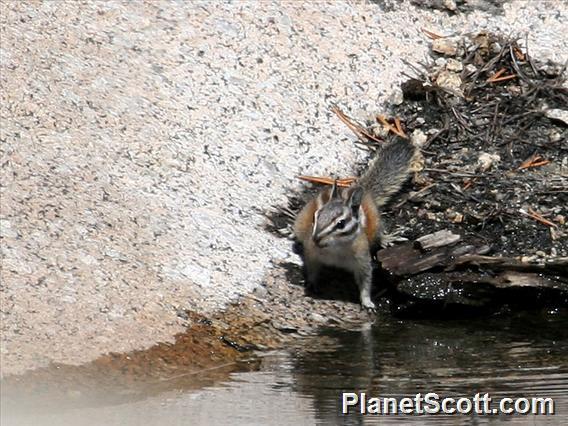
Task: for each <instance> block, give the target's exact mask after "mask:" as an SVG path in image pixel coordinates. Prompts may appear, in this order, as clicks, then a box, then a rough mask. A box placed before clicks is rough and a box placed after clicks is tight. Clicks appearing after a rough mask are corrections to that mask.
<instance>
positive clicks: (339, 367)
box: [2, 311, 568, 425]
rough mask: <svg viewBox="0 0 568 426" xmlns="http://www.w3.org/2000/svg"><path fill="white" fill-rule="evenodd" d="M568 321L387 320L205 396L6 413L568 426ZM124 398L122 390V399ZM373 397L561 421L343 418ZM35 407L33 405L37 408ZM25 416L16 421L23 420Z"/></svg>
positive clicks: (549, 315) (183, 392)
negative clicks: (435, 400)
mask: <svg viewBox="0 0 568 426" xmlns="http://www.w3.org/2000/svg"><path fill="white" fill-rule="evenodd" d="M566 330H568V319H567V317H566V315H565V313H562V312H559V311H552V312H539V313H534V314H530V315H527V314H509V315H502V316H495V317H491V318H482V319H475V320H460V321H426V320H420V321H411V320H396V319H389V318H379V320H378V321H377V322H376V323H375V324H374V325H372V326H371V325H369V326H368V327H362V328H361V329H357V330H352V331H338V330H323V331H322V332H321V333H320V335H318V336H316V337H313V338H312V337H310V338H305V339H302V340H301V341H299V342H298V343H297V345H295V346H294V347H290V348H288V349H287V350H283V351H278V352H272V353H268V354H262V355H261V362H260V363H258V365H259V367H258V369H256V370H255V371H246V372H243V371H241V372H238V371H237V372H234V373H232V374H231V375H230V379H229V380H227V381H224V382H222V383H218V384H217V385H215V386H212V387H207V388H204V389H200V390H197V391H196V390H188V389H184V388H183V387H181V388H179V387H177V388H176V387H174V388H172V389H169V390H166V391H164V392H161V393H159V394H158V395H153V396H150V397H146V398H134V399H133V400H132V401H130V402H127V403H120V404H114V405H113V404H109V403H108V398H106V399H105V403H104V404H101V403H95V402H93V404H91V406H83V407H82V408H76V409H68V408H66V409H63V408H61V409H58V407H50V410H49V412H48V413H46V412H43V413H34V412H33V410H27V411H26V412H21V411H20V412H19V413H17V412H18V407H17V406H13V405H12V406H10V407H3V408H7V409H4V410H3V413H2V417H3V419H2V425H9V424H34V425H35V424H54V425H56V424H57V425H60V424H78V425H91V424H105V425H107V424H121V425H122V424H124V425H130V424H132V425H134V424H136V425H138V424H168V425H169V424H174V425H176V424H179V425H187V424H191V425H209V424H211V425H223V424H226V425H280V424H290V425H296V424H297V425H304V424H305V425H308V424H315V423H320V424H362V423H376V422H380V423H381V424H383V423H391V422H396V423H401V422H402V424H404V423H408V422H420V423H424V422H432V423H436V424H440V423H443V424H495V423H501V422H503V421H508V422H512V423H513V424H542V423H547V424H568V333H567V332H566ZM117 391H119V390H117ZM344 391H346V392H366V394H367V395H369V396H380V397H385V396H394V397H414V395H415V394H416V393H418V392H420V393H423V394H425V393H428V392H436V393H437V394H438V395H440V396H441V397H446V396H454V397H473V396H474V395H475V394H476V393H478V392H479V393H482V394H484V393H489V394H490V396H491V397H492V398H493V399H494V400H496V399H500V398H502V397H512V398H514V397H529V398H530V397H550V398H553V399H554V401H555V411H556V414H555V415H554V416H548V417H544V416H533V415H530V416H519V415H516V416H460V415H457V416H433V415H425V416H408V415H407V416H398V417H397V416H369V415H367V416H363V415H361V414H359V413H357V412H356V410H353V411H355V412H351V413H350V414H349V415H348V416H345V415H343V414H341V393H342V392H344ZM28 403H29V401H28ZM15 413H17V415H15Z"/></svg>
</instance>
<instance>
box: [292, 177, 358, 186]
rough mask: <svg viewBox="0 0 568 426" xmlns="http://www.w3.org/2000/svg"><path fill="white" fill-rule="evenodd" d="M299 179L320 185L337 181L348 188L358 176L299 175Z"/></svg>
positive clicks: (339, 184) (338, 184)
mask: <svg viewBox="0 0 568 426" xmlns="http://www.w3.org/2000/svg"><path fill="white" fill-rule="evenodd" d="M298 179H300V180H304V181H306V182H311V183H317V184H320V185H333V183H334V182H336V183H337V186H339V187H340V188H347V187H349V186H350V185H351V184H352V183H353V182H355V181H356V180H357V178H354V177H348V178H343V179H333V178H330V177H320V176H298Z"/></svg>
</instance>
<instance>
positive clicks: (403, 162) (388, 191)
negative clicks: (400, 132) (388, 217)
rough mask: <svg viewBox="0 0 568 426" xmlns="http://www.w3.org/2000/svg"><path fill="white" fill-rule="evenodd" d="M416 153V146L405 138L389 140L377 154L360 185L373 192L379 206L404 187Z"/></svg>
mask: <svg viewBox="0 0 568 426" xmlns="http://www.w3.org/2000/svg"><path fill="white" fill-rule="evenodd" d="M415 155H416V148H415V147H414V145H413V144H412V143H411V142H410V141H408V140H405V139H396V140H394V141H392V142H389V143H388V144H387V145H385V146H384V147H383V148H382V149H380V150H379V151H378V152H377V153H376V154H375V157H374V158H373V160H372V161H371V163H370V164H369V167H368V169H367V171H366V172H365V173H364V174H363V176H362V177H361V178H360V179H359V185H361V186H362V187H363V188H364V189H365V190H367V191H370V192H371V193H372V194H373V198H374V199H375V203H377V206H379V207H381V206H383V205H384V204H386V203H387V202H388V201H389V200H390V198H391V197H392V196H393V195H394V194H395V193H397V192H398V191H399V190H400V188H402V185H404V182H405V181H406V180H407V179H408V176H409V174H410V168H411V164H412V161H413V159H414V157H415Z"/></svg>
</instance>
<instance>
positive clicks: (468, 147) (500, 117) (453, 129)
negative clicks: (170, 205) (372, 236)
mask: <svg viewBox="0 0 568 426" xmlns="http://www.w3.org/2000/svg"><path fill="white" fill-rule="evenodd" d="M424 32H425V34H426V36H427V37H429V38H430V39H431V40H432V54H431V60H430V61H428V62H427V63H421V64H418V65H413V64H407V65H408V72H407V73H406V77H407V80H406V81H405V82H404V83H403V84H402V85H401V93H400V94H401V96H400V97H399V100H398V101H397V102H396V104H395V105H394V106H393V109H392V116H393V118H386V117H384V116H381V115H378V116H376V117H374V119H373V120H372V121H368V122H367V123H365V125H361V124H358V123H356V122H355V121H354V120H353V119H352V118H350V117H348V116H347V115H346V114H345V113H344V112H342V111H341V110H340V109H339V108H338V107H334V108H333V112H334V113H335V114H336V115H337V116H338V117H339V118H340V119H341V120H342V121H343V122H344V123H345V124H346V125H347V126H348V127H349V128H350V129H351V130H352V131H353V132H354V134H355V135H356V136H357V137H358V141H357V144H358V145H359V146H362V147H363V148H364V149H367V150H369V151H371V152H372V151H374V150H375V149H376V148H377V147H378V146H380V144H382V143H384V142H385V141H386V140H389V139H391V138H396V137H402V138H410V139H411V140H412V142H413V143H414V144H415V145H417V146H418V147H419V148H420V150H421V152H422V155H423V164H422V170H420V171H419V172H417V173H416V174H415V176H414V179H413V182H412V185H413V187H411V186H410V185H409V186H408V188H407V191H405V192H404V193H403V194H402V195H401V196H400V197H399V198H398V199H397V200H395V202H394V203H393V204H392V205H391V206H390V209H389V210H388V211H387V212H386V214H385V217H386V219H387V222H389V223H390V227H391V228H392V229H395V230H397V231H398V232H399V233H400V234H402V236H404V237H406V238H407V239H408V240H410V241H411V242H410V243H407V244H406V245H403V246H398V247H392V248H388V249H385V250H383V251H381V252H379V254H378V258H379V261H380V263H381V264H382V269H383V270H385V271H387V272H389V273H390V274H391V277H392V278H395V281H397V280H398V281H399V284H398V285H397V286H396V290H395V292H394V295H393V298H394V299H396V300H398V302H400V303H396V304H395V305H398V306H399V307H400V306H402V305H404V306H406V307H407V308H408V302H409V300H414V301H416V300H418V299H422V300H430V301H432V300H434V299H435V297H434V296H433V295H434V294H440V291H439V290H440V289H442V290H443V291H442V293H443V294H446V295H447V296H448V297H453V296H451V294H453V293H456V292H455V291H453V289H457V290H456V291H457V292H458V293H460V294H461V293H463V292H464V290H463V288H465V287H464V285H465V284H464V283H473V284H472V285H473V286H474V287H475V286H477V289H481V288H483V289H484V292H483V297H482V296H480V294H478V296H479V297H476V296H471V294H474V293H475V292H473V291H470V290H471V288H470V287H471V286H470V287H467V286H466V287H467V288H468V289H469V290H468V291H469V293H471V294H470V296H471V297H469V298H463V297H461V298H456V297H454V302H455V303H458V302H456V300H459V303H458V305H459V304H466V305H476V306H484V307H487V306H488V305H491V306H492V308H495V309H499V307H501V306H503V304H506V303H507V298H504V299H503V298H502V297H501V296H499V297H497V293H496V292H495V291H489V292H488V291H485V290H486V288H487V286H489V287H491V288H492V289H493V290H495V289H498V288H499V289H503V288H506V287H510V288H519V287H523V288H525V289H527V288H534V289H535V292H532V293H531V292H526V291H525V292H524V293H523V295H524V296H523V297H528V298H529V299H530V298H534V296H535V294H537V293H538V294H542V293H543V292H548V291H549V290H551V289H553V293H554V294H555V295H558V294H560V295H561V297H560V300H565V299H566V298H568V262H567V260H566V259H567V258H568V223H567V222H568V210H567V209H568V141H567V136H568V133H567V124H568V123H567V121H568V119H567V115H568V109H567V107H566V106H567V105H568V89H567V85H566V67H565V66H560V65H558V64H551V63H540V62H538V61H536V60H534V59H533V58H532V57H531V56H530V50H529V46H528V45H527V41H526V39H525V40H521V41H519V40H511V39H508V38H505V37H503V36H498V35H494V34H487V33H479V34H474V35H468V36H466V37H446V36H443V35H440V34H437V33H435V32H432V31H428V30H425V31H424ZM301 178H303V179H304V180H308V181H310V182H312V183H319V184H322V183H323V184H330V183H332V182H333V179H332V178H329V177H328V178H325V177H323V178H322V177H301ZM354 179H355V178H353V177H350V178H345V179H342V180H341V183H342V184H345V185H349V184H350V183H351V182H352V181H353V180H354ZM304 199H305V194H303V195H300V196H298V197H294V198H292V199H291V201H290V205H289V206H288V207H287V208H286V209H283V210H282V212H283V214H282V216H281V217H280V222H278V218H277V217H276V218H274V217H273V218H272V219H273V222H272V223H273V229H275V230H279V231H282V230H283V229H285V228H286V226H285V224H286V220H282V218H284V217H285V216H286V217H288V218H290V217H293V216H294V213H295V211H296V209H297V208H298V207H299V206H300V205H301V204H302V202H303V200H304ZM275 219H276V220H275ZM440 232H441V233H440ZM425 235H429V236H428V237H426V238H427V239H428V238H430V239H432V235H434V241H437V242H438V243H440V245H439V246H437V247H423V246H422V245H421V241H423V239H424V236H425ZM440 235H446V236H447V235H451V236H455V237H456V238H455V239H454V240H453V241H451V240H447V241H446V240H444V239H443V238H441V237H440ZM420 237H422V239H421V238H420ZM458 241H459V242H458ZM458 254H459V256H461V257H459V259H462V260H463V256H469V260H468V261H458V257H456V256H458ZM472 256H473V257H472ZM394 259H395V260H396V261H395V262H394V263H393V261H394ZM424 259H427V261H426V263H424V262H425V260H424ZM417 265H421V266H420V267H418V266H417ZM401 268H402V269H401ZM401 270H402V271H403V272H401ZM456 271H461V272H459V273H458V272H456ZM432 273H434V274H436V275H435V277H433V276H432V275H431V274H432ZM421 274H422V275H421ZM423 274H430V275H429V276H428V281H429V282H430V283H431V284H432V283H436V284H435V285H433V287H432V288H433V290H432V291H433V293H431V294H426V293H428V292H426V293H425V292H424V291H423V289H424V287H425V286H424V275H423ZM456 274H457V275H456ZM460 274H462V275H460ZM463 274H466V275H463ZM543 283H545V284H546V285H544V284H543ZM549 284H550V285H549ZM448 289H450V290H448ZM489 294H492V296H489ZM547 294H548V293H547ZM550 294H552V293H550ZM401 295H402V296H408V297H400V296H401ZM454 296H455V294H454ZM510 296H511V295H510ZM515 297H516V296H515ZM482 299H483V303H482V302H481V300H482ZM541 299H542V300H545V299H546V300H547V301H550V300H552V299H555V300H556V301H558V300H559V299H558V298H557V297H556V296H555V297H552V298H548V299H547V298H541ZM448 300H449V299H448ZM448 300H445V302H444V303H443V305H444V306H447V303H448ZM509 302H512V300H509ZM405 309H406V308H405ZM410 310H412V309H410ZM398 311H400V310H398Z"/></svg>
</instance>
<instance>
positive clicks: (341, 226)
mask: <svg viewBox="0 0 568 426" xmlns="http://www.w3.org/2000/svg"><path fill="white" fill-rule="evenodd" d="M345 225H347V221H346V220H345V219H341V220H340V221H339V222H337V225H335V227H336V228H337V229H343V228H345Z"/></svg>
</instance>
